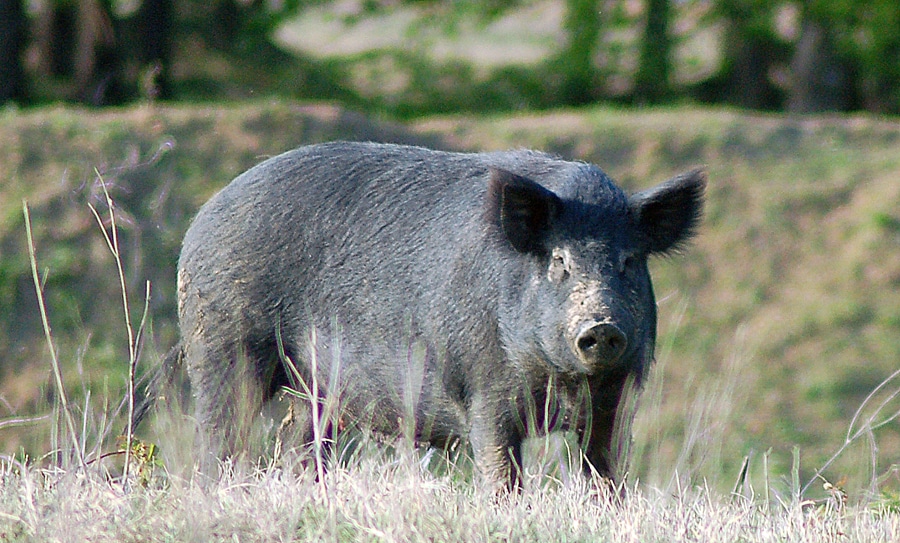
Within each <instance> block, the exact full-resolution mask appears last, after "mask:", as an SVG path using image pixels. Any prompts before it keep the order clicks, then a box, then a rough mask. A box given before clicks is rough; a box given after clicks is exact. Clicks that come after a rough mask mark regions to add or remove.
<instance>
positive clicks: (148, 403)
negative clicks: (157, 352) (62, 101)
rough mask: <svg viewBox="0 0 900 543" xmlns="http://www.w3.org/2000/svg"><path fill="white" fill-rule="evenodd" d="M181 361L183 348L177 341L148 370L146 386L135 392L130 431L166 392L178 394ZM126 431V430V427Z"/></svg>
mask: <svg viewBox="0 0 900 543" xmlns="http://www.w3.org/2000/svg"><path fill="white" fill-rule="evenodd" d="M183 361H184V350H183V349H182V347H181V343H178V344H176V345H175V346H174V347H172V348H171V349H169V352H168V353H166V356H165V358H163V361H162V364H159V365H158V366H157V367H156V368H155V369H154V370H153V371H152V372H150V374H149V378H148V379H147V384H146V386H144V387H143V389H142V390H141V389H138V393H137V394H136V396H137V398H136V399H135V407H134V417H133V419H132V420H131V432H134V430H135V428H137V427H138V426H140V424H141V422H142V421H143V420H144V417H145V416H147V413H149V412H150V408H152V407H153V406H154V405H155V404H156V402H157V401H159V400H161V399H165V397H166V396H165V395H166V394H178V392H179V391H178V390H177V389H176V384H177V382H178V381H179V376H180V375H181V373H182V367H183ZM126 431H128V428H127V427H126Z"/></svg>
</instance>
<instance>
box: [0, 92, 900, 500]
mask: <svg viewBox="0 0 900 543" xmlns="http://www.w3.org/2000/svg"><path fill="white" fill-rule="evenodd" d="M0 134H2V136H0V178H2V179H3V183H2V185H0V378H2V381H0V398H2V402H0V443H2V444H3V445H2V448H0V450H2V452H6V453H16V452H19V451H24V452H27V453H29V454H30V455H40V454H42V453H43V452H45V451H46V450H47V448H48V443H49V441H48V440H49V437H48V436H50V435H51V434H52V432H51V429H52V428H51V424H50V422H49V421H48V420H42V421H38V422H34V423H30V424H28V425H26V426H22V425H19V424H15V425H14V424H3V421H7V422H8V421H10V420H13V419H17V418H21V417H25V416H29V415H33V414H35V413H46V412H48V411H49V410H50V407H49V406H50V405H52V403H53V402H52V400H53V389H52V387H48V386H46V383H47V382H48V381H47V378H48V355H47V349H46V346H45V345H44V344H43V342H42V339H41V334H42V332H41V325H40V320H39V315H38V314H37V310H36V304H35V296H34V290H33V286H32V284H31V276H30V268H29V264H28V259H27V251H26V250H25V243H24V227H23V221H22V210H21V201H22V198H27V199H28V201H29V204H30V205H31V207H32V215H33V221H34V226H35V233H36V246H37V249H38V255H37V258H38V262H39V267H40V268H41V270H42V277H43V281H44V292H45V294H46V296H47V299H48V302H49V307H50V319H51V323H52V325H53V327H54V337H55V338H56V339H57V341H58V345H59V350H60V355H61V358H62V359H63V361H64V364H66V366H65V367H64V372H65V374H66V376H67V378H68V382H69V387H70V389H71V390H72V394H73V396H74V397H76V398H78V400H77V401H76V403H78V402H81V403H78V405H83V404H84V401H85V398H86V397H87V396H88V392H90V393H91V402H93V403H95V404H96V403H98V402H99V403H102V398H104V397H106V398H112V399H113V402H115V401H117V399H118V398H121V397H122V394H121V391H122V386H123V382H124V379H125V377H124V376H125V360H126V354H125V353H126V344H125V340H124V337H125V335H124V325H123V318H122V314H121V311H122V310H121V301H120V299H119V293H118V290H117V280H116V272H115V268H114V263H113V260H112V257H111V256H110V254H109V251H108V249H107V248H106V246H105V242H104V241H103V237H102V235H101V233H100V231H99V228H98V227H97V225H96V223H95V221H94V218H93V216H92V215H91V213H90V211H89V209H88V208H87V203H88V202H93V203H94V204H95V205H98V206H100V207H101V208H102V202H103V200H102V189H101V188H100V185H99V183H98V181H97V176H96V174H95V172H94V170H95V169H97V170H98V171H99V173H100V174H101V175H102V178H103V179H104V182H105V183H106V185H107V186H108V187H109V190H110V193H111V196H112V197H113V199H114V200H115V202H116V206H117V213H118V214H119V217H120V222H119V226H120V233H121V236H122V243H123V247H124V253H125V254H124V264H125V267H126V272H127V275H128V287H129V295H130V297H131V299H132V318H133V320H134V321H135V322H137V321H139V319H140V308H141V307H142V305H143V300H142V293H143V290H144V282H145V280H147V279H149V280H150V281H151V284H152V292H153V293H152V298H151V303H150V314H151V317H152V327H151V329H150V332H149V333H148V336H147V337H148V338H150V339H148V341H146V342H145V344H144V346H143V347H144V348H143V356H142V361H143V362H142V364H144V365H145V366H148V365H151V364H152V363H154V362H155V361H156V360H157V359H158V356H159V355H158V353H160V352H164V351H165V350H166V349H167V348H168V347H169V346H170V345H171V344H172V343H173V342H174V329H173V314H174V296H173V293H174V278H173V275H174V271H173V270H174V263H175V259H176V257H177V251H178V245H179V241H180V238H181V235H182V234H183V232H184V230H185V228H186V227H187V224H188V221H189V219H190V217H191V215H192V214H193V213H194V211H195V210H196V209H197V208H198V207H199V205H200V204H202V202H203V201H205V199H206V198H208V197H209V196H210V195H211V194H212V193H213V192H214V191H215V190H216V189H218V188H220V187H221V186H223V185H224V184H225V183H227V182H228V181H229V180H230V179H231V178H232V177H234V176H235V175H236V174H238V173H240V172H241V171H242V170H244V169H246V168H247V167H249V166H250V165H252V164H254V163H256V162H258V161H260V160H261V159H263V158H265V157H266V156H269V155H273V154H276V153H278V152H281V151H283V150H286V149H289V148H292V147H295V146H297V145H300V144H303V143H309V142H313V141H323V140H330V139H372V140H383V141H404V142H414V143H423V144H426V145H430V146H436V147H446V148H458V149H472V150H475V149H477V150H487V149H498V148H508V147H533V148H539V149H543V150H548V151H552V152H557V153H559V154H561V155H563V156H566V157H570V158H576V159H582V160H588V161H591V162H595V163H597V164H599V165H600V166H601V167H603V168H604V169H606V170H607V171H608V172H609V173H610V174H612V175H613V176H614V177H615V178H617V179H619V180H620V181H621V182H622V183H623V184H624V185H625V186H626V187H628V188H631V189H637V188H641V187H645V186H648V185H651V184H653V183H656V182H658V181H661V180H663V179H665V178H666V177H668V176H670V175H672V174H674V173H676V172H678V171H681V170H684V169H687V168H690V167H692V166H695V165H698V164H701V165H706V166H707V168H708V170H709V174H710V191H709V207H708V211H707V217H706V221H705V222H704V226H703V228H702V229H701V233H700V236H699V237H698V239H697V241H696V243H695V244H694V246H693V247H692V248H691V249H690V250H689V251H688V252H687V253H686V254H685V255H684V256H682V257H676V258H672V259H668V260H661V261H656V262H654V264H653V273H654V276H655V285H656V291H657V298H658V300H659V303H660V331H661V336H660V342H659V350H658V358H659V364H658V365H657V367H656V370H655V372H654V374H653V377H652V379H651V381H650V383H649V384H648V389H647V391H646V393H645V395H644V397H643V400H642V402H641V410H640V412H639V416H638V420H637V421H636V423H635V443H634V459H633V466H632V473H633V474H635V475H637V476H638V477H640V478H641V480H643V481H649V482H651V483H652V484H654V485H656V486H658V487H663V488H672V486H671V485H674V484H675V483H676V482H678V483H683V482H685V481H695V482H696V481H701V480H702V478H706V480H707V481H709V484H711V485H712V486H713V487H716V488H720V489H729V490H730V489H731V486H732V485H733V484H734V481H735V479H736V478H737V475H738V472H739V471H740V466H741V463H742V462H743V460H744V458H745V456H748V455H749V456H750V478H751V479H752V480H755V481H757V483H758V484H757V486H759V485H760V484H761V483H759V481H760V480H761V479H763V478H766V477H768V478H771V479H772V481H771V482H772V484H773V485H777V484H779V480H780V479H781V478H782V477H785V478H786V477H788V476H789V474H790V467H791V461H792V448H793V447H794V446H795V445H796V446H799V454H800V461H801V470H800V473H799V474H798V475H799V477H800V479H802V481H803V482H805V481H807V480H810V479H811V478H812V474H813V470H814V469H815V468H817V467H821V466H824V465H825V464H826V461H827V460H828V458H829V457H830V456H831V455H832V454H833V453H834V452H835V451H836V450H838V448H839V447H840V446H841V445H842V443H843V442H844V440H845V439H846V435H847V432H848V428H849V427H850V423H851V420H852V419H853V416H854V413H855V411H856V409H857V408H858V407H859V406H860V404H861V402H862V401H863V400H864V399H865V397H866V395H867V394H869V393H870V392H871V391H872V390H873V389H874V388H875V387H876V386H877V385H878V384H879V383H880V382H881V381H882V380H883V379H885V378H886V377H888V376H889V375H890V374H891V373H892V372H893V371H894V370H895V369H897V368H898V366H900V363H898V362H900V356H898V355H900V341H897V339H896V338H897V335H898V331H900V289H898V285H900V151H898V149H900V123H895V122H888V121H880V120H877V119H870V118H864V117H852V118H848V117H835V118H822V117H814V118H793V119H792V118H783V117H765V116H756V115H745V114H741V113H737V112H732V111H728V110H707V109H671V110H666V109H662V110H656V109H654V110H647V111H623V110H616V109H609V108H594V109H586V110H579V111H565V112H556V113H548V114H542V115H539V116H524V115H520V116H514V117H486V118H441V119H429V120H425V121H421V122H418V123H415V124H410V125H406V126H402V127H401V126H396V125H388V124H384V123H379V122H374V121H369V120H366V119H363V118H361V117H359V116H356V115H353V114H349V113H346V112H341V111H339V110H336V109H333V108H330V107H325V106H315V107H312V106H311V107H300V106H294V105H289V104H280V103H274V104H269V103H267V104H251V105H244V106H227V107H219V106H216V107H213V106H209V107H188V106H179V107H162V108H158V107H150V106H147V107H141V108H134V109H128V110H121V111H112V112H103V113H95V112H85V111H73V110H64V109H51V110H42V111H34V112H17V111H12V110H8V111H5V112H3V113H2V114H0ZM885 388H886V390H887V392H888V393H891V392H894V391H896V390H898V389H900V385H898V384H897V383H889V384H888V386H887V387H885ZM107 391H108V392H107ZM886 398H887V397H886V396H885V395H884V394H880V395H879V396H878V398H876V401H874V402H870V404H869V405H870V406H871V408H870V409H868V410H867V411H865V416H868V415H869V414H872V413H873V412H875V411H876V409H875V408H877V407H878V406H879V403H880V402H881V400H884V399H886ZM98 409H99V408H98ZM897 409H898V405H897V403H896V402H888V403H887V404H886V405H885V406H884V407H883V408H882V409H881V417H882V418H884V417H886V416H888V415H890V414H892V413H893V411H896V410H897ZM864 418H865V417H864ZM878 420H881V419H878ZM860 426H864V425H861V424H860V423H859V422H857V423H856V427H860ZM869 426H872V424H871V423H870V424H869ZM897 430H898V427H897V423H896V422H891V423H889V424H888V425H886V426H883V427H881V428H878V429H876V430H874V431H873V432H871V434H866V435H864V437H863V439H860V440H857V442H855V443H854V445H853V446H852V447H850V449H849V450H848V451H847V452H846V453H845V454H843V455H842V456H841V457H840V458H839V459H838V460H837V462H836V463H835V464H834V465H832V466H831V467H830V469H828V470H827V471H826V472H825V476H826V477H827V478H828V479H829V480H831V481H834V482H837V481H839V480H840V479H842V478H843V477H845V476H846V477H848V480H847V482H846V484H847V487H848V488H853V489H855V490H862V489H865V488H868V487H869V486H870V482H871V481H872V480H873V476H880V475H882V474H885V473H888V474H889V471H890V468H891V463H892V462H893V461H894V459H896V458H900V437H898V436H900V433H898V432H897ZM869 436H870V437H871V439H868V437H869ZM873 445H877V451H876V452H875V453H874V454H873V453H872V452H871V450H872V448H871V447H872V446H873ZM107 446H108V445H107ZM873 457H874V458H875V463H874V466H873V461H872V460H870V458H873ZM676 472H677V473H678V476H679V479H680V480H678V481H676V480H675V477H674V476H675V473H676ZM889 475H890V474H889ZM816 486H817V487H818V485H816ZM897 486H898V485H897V481H896V479H891V477H890V476H889V477H887V478H886V479H885V480H883V481H881V482H880V487H881V488H882V489H890V488H896V487H897Z"/></svg>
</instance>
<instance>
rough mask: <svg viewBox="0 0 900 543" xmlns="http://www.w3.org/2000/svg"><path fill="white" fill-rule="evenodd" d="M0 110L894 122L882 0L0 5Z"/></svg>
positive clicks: (897, 49) (892, 27)
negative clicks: (718, 109) (211, 109)
mask: <svg viewBox="0 0 900 543" xmlns="http://www.w3.org/2000/svg"><path fill="white" fill-rule="evenodd" d="M0 58H2V59H3V62H2V63H0V102H5V101H15V102H17V103H20V104H23V105H34V104H41V103H47V102H55V101H61V100H62V101H71V102H78V103H83V104H90V105H94V106H105V105H121V104H127V103H130V102H135V101H138V100H151V99H163V100H233V99H239V98H246V97H250V96H257V97H258V96H280V97H286V98H295V99H327V100H332V101H338V102H341V103H343V104H346V105H350V106H352V107H354V108H358V109H363V110H366V111H377V112H384V113H389V114H393V115H402V116H410V115H417V114H424V113H434V112H451V111H453V112H460V111H465V112H476V111H477V112H483V111H505V110H517V109H535V108H551V107H559V106H574V105H582V104H587V103H592V102H598V101H604V102H615V103H621V104H659V103H668V102H673V101H684V100H690V101H692V102H698V103H712V104H730V105H734V106H740V107H745V108H752V109H761V110H770V111H790V112H815V111H858V110H863V111H870V112H877V113H897V112H900V61H898V59H900V7H898V5H897V2H896V1H895V0H872V1H869V2H864V3H860V2H855V1H853V0H805V1H784V0H617V1H609V0H523V1H515V0H490V1H486V2H480V1H474V0H458V1H454V2H437V1H430V0H406V1H404V0H385V1H378V0H339V1H336V2H325V1H321V0H307V1H303V0H208V1H195V0H181V1H175V0H78V1H76V0H3V1H2V2H0Z"/></svg>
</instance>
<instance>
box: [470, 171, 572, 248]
mask: <svg viewBox="0 0 900 543" xmlns="http://www.w3.org/2000/svg"><path fill="white" fill-rule="evenodd" d="M485 206H486V207H485V217H486V219H487V221H488V223H490V224H491V225H493V226H494V227H496V228H497V229H498V230H499V233H500V234H501V236H502V237H503V238H505V239H506V240H507V241H509V243H510V244H511V245H512V246H513V248H515V249H516V250H517V251H520V252H523V253H541V252H543V251H545V248H544V247H543V243H542V242H543V240H544V237H545V235H546V234H547V231H548V230H549V228H550V226H551V224H552V222H553V219H554V218H556V216H557V215H558V214H559V211H560V209H562V202H561V201H560V199H559V197H558V196H557V195H556V194H554V193H553V192H551V191H549V190H547V189H545V188H544V187H542V186H540V185H538V184H537V183H535V182H534V181H531V180H530V179H526V178H525V177H522V176H521V175H516V174H514V173H512V172H509V171H506V170H503V169H500V168H491V179H490V182H489V184H488V192H487V198H486V200H485Z"/></svg>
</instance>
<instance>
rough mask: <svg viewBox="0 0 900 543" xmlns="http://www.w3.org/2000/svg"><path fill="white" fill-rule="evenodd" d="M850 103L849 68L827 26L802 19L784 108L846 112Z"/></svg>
mask: <svg viewBox="0 0 900 543" xmlns="http://www.w3.org/2000/svg"><path fill="white" fill-rule="evenodd" d="M852 105H853V77H852V73H851V69H850V67H849V66H848V65H847V63H845V62H843V61H842V60H841V59H840V57H839V56H838V54H837V53H836V50H835V46H834V41H833V40H832V39H831V36H830V35H829V31H828V28H827V27H826V26H825V25H823V24H821V23H819V22H816V21H813V20H810V19H806V20H804V21H803V27H802V31H801V34H800V41H799V42H798V43H797V49H796V50H795V52H794V57H793V59H792V60H791V89H790V92H789V95H788V103H787V110H788V111H791V112H794V113H814V112H821V111H846V110H848V109H850V108H851V107H852Z"/></svg>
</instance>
